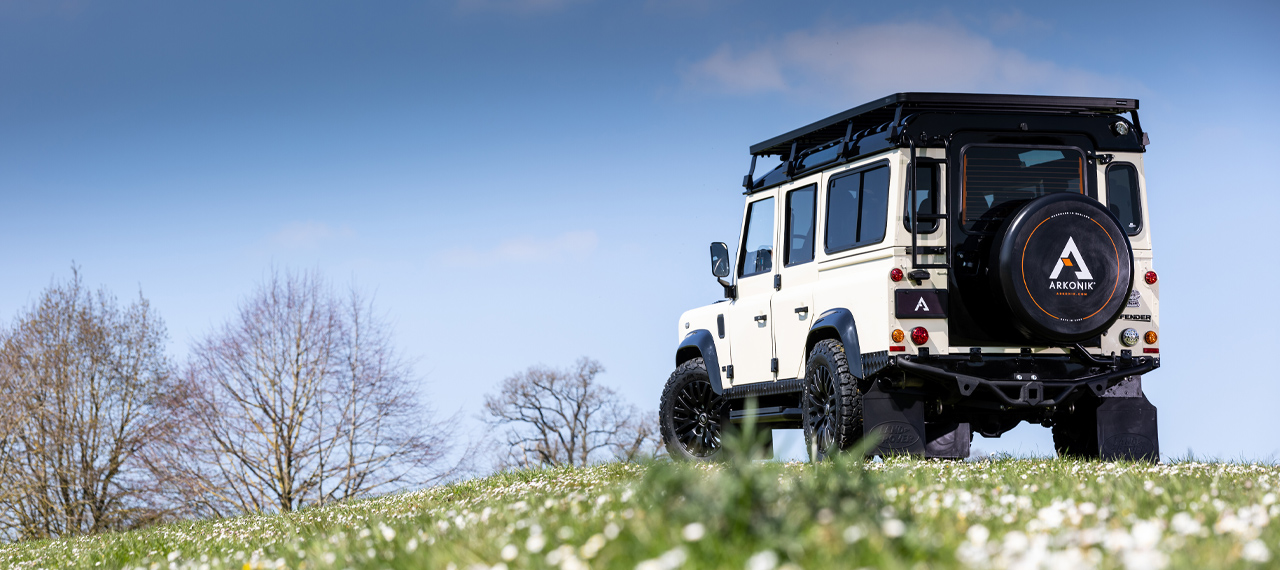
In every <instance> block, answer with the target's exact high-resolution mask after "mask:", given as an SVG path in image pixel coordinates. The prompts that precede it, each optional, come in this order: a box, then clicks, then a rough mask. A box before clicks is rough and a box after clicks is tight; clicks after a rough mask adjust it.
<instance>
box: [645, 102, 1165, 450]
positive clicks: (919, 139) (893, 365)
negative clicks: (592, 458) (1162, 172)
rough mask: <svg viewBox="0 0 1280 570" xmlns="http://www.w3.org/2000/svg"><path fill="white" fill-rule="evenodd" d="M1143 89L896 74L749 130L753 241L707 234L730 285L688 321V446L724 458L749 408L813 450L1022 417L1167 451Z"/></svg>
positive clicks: (959, 438) (1120, 445) (1097, 440)
mask: <svg viewBox="0 0 1280 570" xmlns="http://www.w3.org/2000/svg"><path fill="white" fill-rule="evenodd" d="M1137 108H1138V102H1137V101H1136V100H1133V99H1100V98H1080V97H1035V96H1009V95H968V94H936V93H900V94H896V95H893V96H890V97H887V98H884V99H880V100H877V101H873V102H871V103H868V104H866V105H862V106H860V107H857V108H854V109H851V110H849V111H846V112H844V113H841V114H838V115H835V116H832V117H829V118H827V119H824V120H822V121H818V122H816V123H813V124H811V125H807V126H805V127H802V128H800V129H797V130H795V131H792V132H789V133H786V134H784V135H781V136H779V137H775V138H773V139H770V140H768V141H765V142H763V143H760V144H758V145H755V146H753V147H752V148H751V152H752V173H751V174H748V176H747V177H746V178H745V181H744V185H743V186H744V188H745V190H746V192H745V194H746V200H745V202H746V203H745V208H744V211H743V218H742V219H743V222H742V226H741V228H740V233H739V236H740V239H739V242H738V244H737V247H736V248H735V249H736V250H737V251H736V255H731V254H730V253H729V248H728V247H726V246H724V245H723V244H713V245H712V265H713V273H714V274H715V275H716V276H717V277H719V278H720V279H721V283H722V284H723V285H724V288H725V292H726V300H724V301H721V302H717V303H714V304H711V305H707V306H704V307H699V308H696V309H692V310H690V311H687V312H686V313H684V314H683V315H681V317H680V320H679V324H678V336H679V339H678V340H679V345H678V348H677V351H676V364H677V369H676V372H675V373H673V374H672V376H671V378H670V379H669V381H668V384H667V386H666V388H665V389H664V393H663V398H662V406H661V408H660V412H661V413H660V415H661V416H662V421H663V433H664V438H665V439H666V440H667V443H668V447H669V449H670V450H671V452H672V454H673V455H674V456H677V457H688V458H695V459H706V458H712V457H715V456H717V455H718V454H719V449H720V448H719V442H720V437H721V436H722V435H723V433H724V431H725V430H727V429H729V428H730V426H732V425H733V424H735V423H740V422H741V421H742V420H744V419H745V418H746V417H748V416H753V417H754V418H755V420H756V421H757V422H759V423H760V424H761V425H763V426H766V427H780V428H785V427H793V428H794V427H803V428H804V430H805V434H806V441H807V444H808V447H809V450H810V453H811V456H813V457H815V458H821V457H823V456H825V455H828V454H830V453H832V452H834V451H837V450H839V449H843V448H846V447H848V446H850V445H852V444H853V443H855V442H856V441H857V440H858V439H860V438H861V437H863V435H864V434H867V433H875V434H876V437H877V441H878V442H879V445H878V447H877V449H876V451H877V452H878V453H881V454H887V453H913V454H920V455H927V456H932V457H953V458H958V457H965V456H967V455H968V447H969V441H970V439H971V437H972V433H974V432H977V433H981V434H983V435H984V436H989V437H996V436H999V435H1000V434H1001V433H1004V432H1005V431H1008V430H1009V429H1012V428H1013V427H1014V426H1016V425H1017V424H1018V423H1020V422H1022V421H1028V422H1034V423H1041V424H1044V425H1046V426H1052V427H1053V429H1054V436H1055V444H1056V447H1057V448H1058V450H1059V452H1060V453H1063V454H1073V455H1080V456H1105V457H1127V458H1152V459H1158V457H1159V445H1158V439H1157V437H1156V416H1155V413H1156V412H1155V408H1154V406H1152V405H1151V404H1150V403H1149V402H1148V401H1147V400H1146V398H1145V396H1144V395H1143V394H1142V391H1141V376H1142V375H1143V374H1145V373H1147V372H1149V371H1151V370H1153V369H1155V368H1157V367H1158V366H1159V288H1158V280H1157V277H1156V274H1155V272H1154V267H1153V265H1152V246H1151V222H1150V218H1149V209H1148V208H1147V207H1146V204H1147V199H1146V198H1147V196H1146V191H1147V188H1146V184H1145V179H1144V176H1143V163H1142V156H1143V153H1144V152H1145V150H1146V144H1147V137H1146V134H1145V133H1144V132H1143V131H1142V130H1141V126H1140V123H1139V122H1138V118H1137ZM1126 115H1127V117H1126ZM772 155H776V156H780V157H781V164H780V165H779V166H778V167H777V168H775V169H773V170H772V171H770V172H767V173H764V174H763V175H761V176H756V175H755V173H754V170H755V165H756V159H757V157H764V156H772ZM912 197H914V200H913V199H912ZM912 220H916V223H915V224H912ZM913 225H914V226H915V227H914V229H913ZM913 230H914V231H913ZM730 276H732V277H731V278H732V280H733V281H732V282H730V281H727V280H726V279H725V278H729V277H730ZM749 402H750V403H751V404H749Z"/></svg>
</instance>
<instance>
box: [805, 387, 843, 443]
mask: <svg viewBox="0 0 1280 570" xmlns="http://www.w3.org/2000/svg"><path fill="white" fill-rule="evenodd" d="M811 376H812V378H811V381H810V384H809V386H808V387H807V388H808V389H807V390H805V394H804V409H805V415H806V416H807V417H808V422H809V425H808V427H809V433H810V434H812V435H811V437H812V438H813V440H812V442H811V445H815V446H816V447H817V451H818V456H819V457H824V456H826V455H827V454H829V453H830V452H831V450H832V447H833V446H834V445H835V442H836V422H837V421H838V414H839V410H840V407H839V405H840V401H839V399H838V398H837V396H836V382H835V378H834V377H833V376H832V375H831V371H830V370H828V369H827V367H825V366H818V367H817V369H816V370H814V371H813V374H812V375H811Z"/></svg>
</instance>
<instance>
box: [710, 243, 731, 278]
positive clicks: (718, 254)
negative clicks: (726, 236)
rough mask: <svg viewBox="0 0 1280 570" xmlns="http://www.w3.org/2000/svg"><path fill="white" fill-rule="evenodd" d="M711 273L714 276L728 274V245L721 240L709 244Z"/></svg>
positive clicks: (725, 275)
mask: <svg viewBox="0 0 1280 570" xmlns="http://www.w3.org/2000/svg"><path fill="white" fill-rule="evenodd" d="M711 274H712V275H715V276H716V277H728V276H729V246H727V245H725V244H724V242H722V241H718V242H715V243H713V244H711Z"/></svg>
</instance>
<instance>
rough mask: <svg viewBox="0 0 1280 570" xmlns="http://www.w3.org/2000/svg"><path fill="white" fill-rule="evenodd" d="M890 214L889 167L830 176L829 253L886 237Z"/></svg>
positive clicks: (828, 198) (828, 193)
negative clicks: (831, 177) (837, 176)
mask: <svg viewBox="0 0 1280 570" xmlns="http://www.w3.org/2000/svg"><path fill="white" fill-rule="evenodd" d="M888 214H889V167H887V166H879V167H876V168H872V169H869V170H863V171H860V172H854V173H852V174H849V175H845V176H841V177H839V178H834V179H832V180H831V185H830V186H829V187H828V188H827V232H826V233H827V241H826V249H827V253H833V252H837V251H843V250H846V249H852V248H855V247H858V246H863V245H868V244H873V243H879V242H881V241H884V232H885V226H886V219H887V218H888Z"/></svg>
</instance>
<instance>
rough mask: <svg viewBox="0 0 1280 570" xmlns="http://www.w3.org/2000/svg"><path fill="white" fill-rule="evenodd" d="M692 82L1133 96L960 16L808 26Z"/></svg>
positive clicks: (842, 96) (689, 78)
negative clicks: (1013, 45) (955, 21)
mask: <svg viewBox="0 0 1280 570" xmlns="http://www.w3.org/2000/svg"><path fill="white" fill-rule="evenodd" d="M684 79H685V83H686V85H687V86H688V87H690V88H693V89H700V90H709V91H715V92H726V93H733V94H749V93H762V92H780V93H786V94H790V95H795V96H800V97H805V98H823V99H836V100H840V101H850V100H865V99H871V98H874V97H880V96H883V95H887V94H890V93H896V92H899V91H959V92H979V93H1027V94H1055V95H1095V96H1113V97H1114V96H1132V95H1131V93H1132V92H1133V91H1135V90H1137V89H1140V86H1139V85H1137V84H1136V83H1134V82H1132V81H1129V80H1127V79H1125V78H1122V77H1114V76H1107V75H1103V74H1099V73H1095V72H1092V71H1089V70H1086V69H1081V68H1078V67H1067V66H1063V65H1060V64H1058V63H1056V62H1053V61H1049V60H1044V59H1036V58H1033V57H1030V56H1028V55H1026V54H1024V53H1022V52H1020V51H1018V50H1016V49H1010V48H1004V47H999V46H997V45H995V44H994V43H992V42H991V40H989V39H987V38H985V37H983V36H981V35H978V34H975V33H973V32H971V31H969V30H967V29H965V28H963V27H960V26H956V25H943V24H933V23H924V22H911V23H898V24H877V25H868V26H855V27H848V28H837V27H828V26H823V27H819V28H816V29H811V30H798V31H795V32H792V33H790V34H788V35H786V36H783V37H782V38H780V39H777V40H773V41H770V42H766V43H764V44H762V45H758V46H754V47H750V48H747V49H742V48H737V49H735V48H733V47H731V46H727V45H726V46H721V47H720V48H719V49H717V50H716V51H715V52H714V53H712V54H711V55H709V56H707V57H706V58H704V59H702V60H700V61H698V62H696V63H694V64H692V65H690V66H689V67H688V68H687V69H685V71H684Z"/></svg>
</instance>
